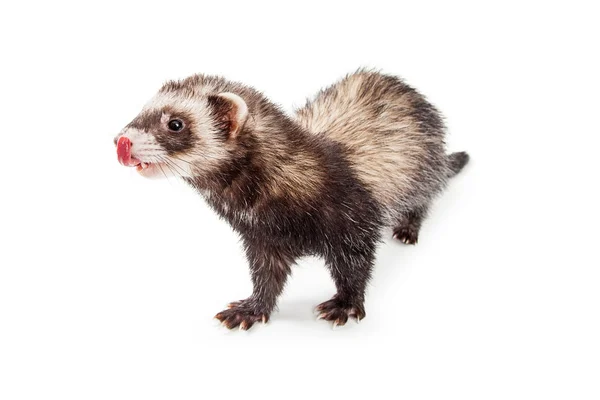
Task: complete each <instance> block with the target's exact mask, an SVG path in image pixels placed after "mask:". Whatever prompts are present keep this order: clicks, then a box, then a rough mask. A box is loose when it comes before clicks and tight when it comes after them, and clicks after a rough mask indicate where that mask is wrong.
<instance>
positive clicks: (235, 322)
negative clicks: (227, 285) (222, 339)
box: [215, 300, 269, 331]
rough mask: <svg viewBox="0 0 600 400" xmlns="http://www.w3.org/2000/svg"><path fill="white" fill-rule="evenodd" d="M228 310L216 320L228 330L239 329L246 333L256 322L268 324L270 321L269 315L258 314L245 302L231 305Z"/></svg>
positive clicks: (217, 316)
mask: <svg viewBox="0 0 600 400" xmlns="http://www.w3.org/2000/svg"><path fill="white" fill-rule="evenodd" d="M227 307H228V309H227V310H223V311H221V312H220V313H218V314H217V315H215V318H216V319H218V320H219V321H221V323H222V324H223V326H225V327H226V328H228V329H235V328H238V327H239V329H240V330H241V331H246V330H248V329H250V328H251V327H252V325H254V324H255V323H256V322H262V323H263V324H266V323H267V321H268V320H269V316H268V315H267V314H264V313H261V312H257V311H255V310H254V309H253V308H252V307H250V306H248V305H247V304H246V303H245V302H244V301H243V300H242V301H234V302H233V303H229V305H228V306H227Z"/></svg>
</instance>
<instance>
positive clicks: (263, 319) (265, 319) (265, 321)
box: [262, 315, 267, 325]
mask: <svg viewBox="0 0 600 400" xmlns="http://www.w3.org/2000/svg"><path fill="white" fill-rule="evenodd" d="M262 323H263V325H266V324H267V316H266V315H263V316H262Z"/></svg>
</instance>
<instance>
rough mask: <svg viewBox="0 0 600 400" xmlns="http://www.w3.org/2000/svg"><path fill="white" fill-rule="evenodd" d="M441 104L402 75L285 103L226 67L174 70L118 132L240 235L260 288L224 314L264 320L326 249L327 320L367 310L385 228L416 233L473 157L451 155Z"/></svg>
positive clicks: (231, 322)
mask: <svg viewBox="0 0 600 400" xmlns="http://www.w3.org/2000/svg"><path fill="white" fill-rule="evenodd" d="M445 131H446V129H445V126H444V123H443V120H442V117H441V115H440V113H439V112H438V111H437V109H436V108H435V107H434V106H433V105H432V104H430V103H429V102H428V101H427V100H426V99H425V97H424V96H422V95H421V94H419V93H418V92H417V91H416V90H415V89H413V88H412V87H410V86H408V85H407V84H406V83H404V82H403V80H401V79H400V78H398V77H395V76H390V75H385V74H382V73H379V72H374V71H369V70H362V69H361V70H358V71H357V72H355V73H353V74H349V75H347V76H346V77H345V78H343V79H342V80H340V81H339V82H337V83H335V84H333V85H332V86H330V87H328V88H326V89H323V90H321V91H320V92H319V93H318V94H317V95H316V97H315V98H314V99H313V100H312V101H307V103H306V105H304V106H303V107H302V108H300V109H298V110H297V111H296V112H295V115H293V116H289V115H286V114H285V113H284V112H283V111H282V110H281V109H280V108H279V107H278V106H277V105H275V104H274V103H272V102H271V101H269V100H268V99H267V98H266V97H265V96H264V95H263V94H262V93H260V92H258V91H257V90H255V89H253V88H251V87H249V86H246V85H243V84H240V83H236V82H231V81H228V80H226V79H224V78H221V77H218V76H208V75H193V76H191V77H188V78H186V79H183V80H178V81H169V82H167V83H166V84H164V86H163V87H162V88H161V89H160V90H159V91H158V93H157V94H156V95H155V96H154V97H153V98H152V99H151V100H150V102H148V103H147V104H146V105H145V106H144V108H143V109H142V111H141V112H140V114H139V115H138V116H137V117H135V119H133V121H131V122H130V123H129V124H128V125H127V126H126V127H125V128H124V129H123V130H122V131H121V132H120V133H119V134H118V135H117V137H116V138H115V140H114V142H115V145H116V149H117V156H118V160H119V161H120V163H121V164H123V165H125V166H130V167H135V168H136V169H137V171H138V172H139V173H140V174H141V175H143V176H146V177H150V176H156V175H168V174H170V175H176V176H178V177H180V178H182V179H183V180H184V181H185V182H187V183H188V184H189V185H191V186H192V187H193V188H194V189H196V190H197V191H198V192H199V193H200V194H201V195H202V196H203V197H204V199H205V200H206V202H207V203H208V204H209V205H210V206H211V207H212V208H213V209H214V210H215V211H216V212H217V213H218V214H219V215H220V216H221V217H222V218H223V219H225V220H226V221H227V222H229V224H231V226H232V228H233V229H234V230H235V231H236V232H237V233H238V234H239V235H240V237H241V242H242V243H243V247H244V250H245V254H246V257H247V260H248V263H249V266H250V271H251V279H252V284H253V291H252V294H251V295H250V297H248V298H247V299H244V300H240V301H236V302H233V303H231V304H229V306H228V308H227V309H226V310H224V311H222V312H220V313H218V314H217V315H216V316H215V318H217V319H218V320H219V321H221V322H222V324H223V325H224V326H226V327H227V328H229V329H233V328H236V327H239V329H241V330H246V329H249V328H251V327H252V326H253V325H254V324H255V323H257V322H263V323H266V322H267V321H268V320H269V317H270V315H271V313H272V312H273V310H274V309H275V307H276V302H277V298H278V297H279V295H280V294H281V292H282V291H283V288H284V286H285V284H286V281H287V279H288V276H289V275H290V273H291V271H292V266H293V265H294V263H295V261H296V260H297V259H298V258H300V257H303V256H318V257H321V258H323V260H324V262H325V265H326V266H327V268H328V269H329V272H330V273H331V276H332V278H333V280H334V282H335V286H336V289H337V293H336V294H335V295H334V296H333V297H332V298H331V299H330V300H328V301H325V302H324V303H321V304H320V305H318V306H317V307H316V311H317V312H318V313H319V316H318V319H323V320H326V321H331V322H332V323H333V326H334V327H335V326H337V325H344V324H345V323H346V322H347V321H348V319H349V318H353V319H355V320H356V321H357V322H358V321H360V320H361V319H363V318H365V315H366V313H365V307H364V300H365V289H366V287H367V283H368V282H369V279H370V277H371V272H372V270H373V264H374V259H375V251H376V247H377V245H378V243H379V242H380V241H381V240H382V235H383V233H382V232H383V231H384V228H392V230H393V237H394V238H395V239H397V240H399V241H401V242H403V243H406V244H416V243H417V240H418V236H419V228H420V227H421V223H422V222H423V219H424V218H425V216H426V215H427V210H428V209H429V207H430V205H431V202H432V200H433V199H434V198H435V197H436V195H438V194H439V193H440V192H441V191H442V190H443V189H444V187H445V186H446V183H447V181H448V179H449V178H451V177H453V176H454V175H456V174H457V173H459V172H460V171H461V169H462V168H463V167H464V166H465V164H467V162H468V160H469V156H468V154H467V153H465V152H458V153H452V154H450V155H447V153H446V149H445V143H444V135H445Z"/></svg>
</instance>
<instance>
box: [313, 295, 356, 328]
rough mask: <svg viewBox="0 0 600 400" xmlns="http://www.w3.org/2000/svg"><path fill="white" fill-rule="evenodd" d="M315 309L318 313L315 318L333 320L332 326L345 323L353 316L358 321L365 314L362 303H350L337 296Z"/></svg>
mask: <svg viewBox="0 0 600 400" xmlns="http://www.w3.org/2000/svg"><path fill="white" fill-rule="evenodd" d="M315 311H316V312H318V313H319V316H318V317H317V319H324V320H325V321H331V322H333V328H335V327H337V326H342V325H345V324H346V322H348V318H354V319H355V320H356V322H360V320H362V319H363V318H364V317H365V316H366V313H365V309H364V307H363V305H362V303H361V304H359V305H356V304H352V303H350V302H345V301H342V300H339V299H338V298H337V296H334V297H333V299H331V300H328V301H326V302H324V303H321V304H319V305H318V306H317V308H315Z"/></svg>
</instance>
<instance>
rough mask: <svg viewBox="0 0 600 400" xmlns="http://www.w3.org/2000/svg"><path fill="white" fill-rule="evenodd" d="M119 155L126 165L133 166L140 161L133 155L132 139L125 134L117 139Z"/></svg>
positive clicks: (121, 161) (122, 162) (120, 160)
mask: <svg viewBox="0 0 600 400" xmlns="http://www.w3.org/2000/svg"><path fill="white" fill-rule="evenodd" d="M117 157H118V158H119V162H120V163H121V164H123V165H125V166H126V167H133V166H135V165H138V164H139V163H140V162H139V160H136V159H135V158H132V157H131V140H129V138H127V137H125V136H121V137H120V138H119V140H118V141H117Z"/></svg>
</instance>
